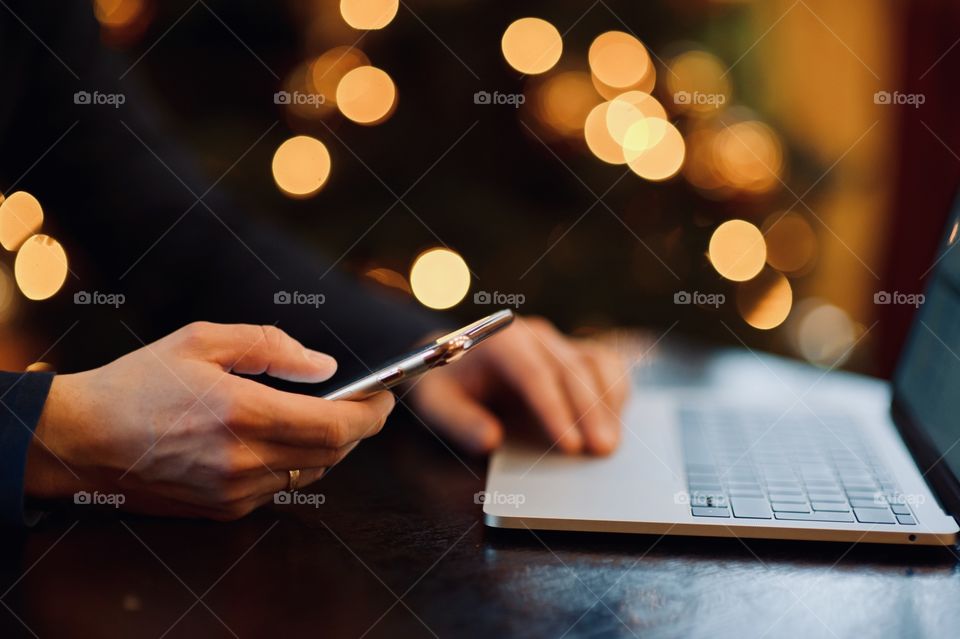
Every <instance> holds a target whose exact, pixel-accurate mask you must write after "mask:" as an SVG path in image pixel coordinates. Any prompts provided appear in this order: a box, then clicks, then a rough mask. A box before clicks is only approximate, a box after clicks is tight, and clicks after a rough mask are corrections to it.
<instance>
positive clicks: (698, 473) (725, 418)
mask: <svg viewBox="0 0 960 639" xmlns="http://www.w3.org/2000/svg"><path fill="white" fill-rule="evenodd" d="M821 419H822V420H823V423H821V422H820V421H819V420H817V419H816V418H814V417H809V418H807V419H801V418H800V417H799V416H793V415H791V414H788V415H786V416H783V414H782V411H779V412H777V411H769V412H768V411H764V410H757V409H742V408H736V407H716V406H714V407H702V408H700V407H684V408H681V409H680V422H681V432H682V439H683V449H684V460H685V463H686V471H687V485H688V489H689V493H688V495H687V496H688V497H689V500H690V502H689V503H690V511H691V513H692V514H693V516H694V517H709V518H726V519H779V520H788V521H814V522H843V523H854V522H860V523H862V524H902V525H907V526H913V525H916V523H917V522H916V519H915V517H914V514H913V513H912V512H911V510H910V507H909V506H908V505H907V500H906V499H905V497H904V495H903V494H902V493H901V492H900V489H899V488H898V486H897V485H896V483H895V482H894V479H893V476H892V475H891V474H890V473H889V472H888V471H887V469H886V468H885V465H884V463H883V461H882V460H881V459H880V458H878V457H877V456H876V455H875V454H874V452H873V451H872V450H871V448H870V446H869V445H868V444H867V443H866V442H865V441H863V439H862V438H861V437H860V435H859V431H858V429H857V427H856V424H855V423H854V421H853V420H852V419H851V418H850V417H849V416H847V415H843V414H830V415H821Z"/></svg>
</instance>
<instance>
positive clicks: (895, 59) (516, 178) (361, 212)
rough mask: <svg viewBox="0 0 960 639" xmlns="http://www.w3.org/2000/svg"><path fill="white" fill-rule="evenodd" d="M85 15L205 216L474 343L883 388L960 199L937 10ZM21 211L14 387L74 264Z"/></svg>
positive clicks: (948, 49) (11, 353) (32, 210)
mask: <svg viewBox="0 0 960 639" xmlns="http://www.w3.org/2000/svg"><path fill="white" fill-rule="evenodd" d="M89 10H90V11H91V12H92V13H93V14H94V15H95V17H96V19H97V21H98V23H99V29H100V40H101V42H102V45H103V46H104V47H106V48H108V49H110V50H111V51H114V52H116V54H117V55H119V56H125V57H126V58H127V59H128V60H130V61H138V62H137V64H136V66H135V69H136V75H137V76H138V80H139V81H140V82H143V83H145V84H146V85H147V86H148V87H149V88H150V91H151V93H152V95H153V96H154V102H155V104H156V106H157V108H158V109H160V110H162V111H163V112H164V114H165V116H166V117H167V118H168V119H169V120H170V121H172V122H173V123H174V125H175V131H176V135H177V137H178V138H179V139H180V140H181V141H182V143H183V144H184V145H186V147H187V148H188V149H189V151H190V152H191V154H192V155H194V156H195V157H196V158H198V159H199V162H200V164H201V166H202V168H203V169H204V171H205V172H206V173H207V174H208V175H209V176H211V179H216V178H217V177H218V176H223V178H222V181H221V182H220V183H219V184H218V186H217V188H218V190H224V191H228V192H230V193H231V194H232V195H233V196H234V197H235V198H236V199H237V200H239V201H242V202H243V204H244V206H245V207H247V208H248V209H249V210H250V211H252V212H254V213H255V214H257V215H260V216H263V217H264V218H266V219H267V220H269V222H270V223H271V224H274V225H277V226H280V227H282V228H284V229H286V230H287V231H289V232H290V233H293V234H296V235H297V236H299V237H301V238H305V239H306V240H307V241H309V242H310V243H311V244H312V245H314V246H316V249H317V251H320V252H323V253H325V254H326V255H327V256H329V257H330V259H331V260H334V261H335V262H336V264H337V266H338V267H339V268H342V269H345V270H347V271H350V272H352V273H354V274H356V275H357V276H358V277H360V278H363V279H365V280H367V281H369V282H370V283H371V284H372V285H375V286H379V287H382V288H383V290H384V294H386V295H395V296H400V297H409V298H411V299H413V300H415V301H416V303H417V304H421V305H424V306H426V307H429V308H434V309H448V310H447V312H448V313H450V314H452V315H453V316H455V317H456V318H457V319H458V320H459V319H463V320H471V319H474V318H476V317H478V316H481V315H483V314H484V313H485V312H486V311H487V310H489V309H492V308H493V307H494V306H515V307H517V308H518V309H519V311H520V312H523V313H533V314H543V315H546V316H549V317H550V318H551V319H553V320H554V321H556V322H557V323H558V324H559V325H560V326H561V327H563V328H565V329H568V330H575V329H577V330H583V329H588V330H592V329H602V328H609V327H621V326H630V327H633V326H638V327H646V328H649V329H651V330H652V331H653V332H654V333H655V334H661V333H662V332H664V331H665V330H667V329H668V328H671V327H672V326H674V325H676V330H677V332H678V333H683V334H686V335H690V336H694V337H697V338H702V339H706V340H710V341H719V342H724V343H729V344H735V345H739V344H741V343H743V344H746V345H748V346H750V347H751V348H758V349H764V350H770V351H774V352H778V353H783V354H787V355H790V356H793V357H798V358H802V359H805V360H807V361H810V362H813V363H815V364H818V365H822V366H834V365H838V366H845V367H849V368H852V369H855V370H859V371H864V372H868V373H873V374H881V375H883V374H887V373H888V372H889V370H890V367H891V365H892V362H893V361H894V358H895V355H896V352H897V350H898V348H899V344H900V340H902V336H903V331H904V329H905V327H906V325H907V322H908V321H909V317H910V315H911V313H912V311H913V310H914V308H913V307H911V306H910V305H909V304H899V305H898V304H886V303H884V298H883V297H882V294H884V293H890V294H893V293H896V292H900V293H903V294H916V293H921V292H922V290H923V280H924V278H925V276H926V272H927V271H928V270H929V267H930V266H931V264H932V260H933V258H932V255H933V252H934V247H935V245H936V242H937V241H938V238H939V237H940V235H941V232H942V229H943V227H944V223H945V221H946V218H947V213H948V208H949V205H950V202H951V200H952V198H953V191H954V189H955V188H956V185H957V183H958V176H960V158H958V156H957V150H960V139H958V136H957V133H956V130H957V126H956V124H955V122H954V117H955V116H954V115H953V114H955V113H956V106H958V105H957V104H956V103H957V101H958V97H957V95H956V94H957V91H956V89H955V87H954V86H953V85H954V82H955V81H954V79H953V78H955V77H956V72H957V69H958V67H960V47H957V48H956V49H954V46H956V44H957V42H956V38H958V36H960V32H958V29H957V25H958V24H960V11H958V9H957V8H956V7H954V6H951V5H950V4H949V3H948V2H946V1H940V2H937V1H933V0H930V1H927V2H916V3H902V2H892V1H890V2H887V1H879V2H878V1H876V0H848V1H846V2H835V1H832V0H764V1H762V2H761V1H759V0H758V1H750V0H657V1H653V0H648V1H647V2H642V3H640V2H633V1H617V0H597V1H596V2H589V1H585V2H566V3H556V2H527V3H515V2H511V3H507V2H481V1H479V0H443V1H442V2H441V1H437V0H409V1H407V0H404V2H402V3H399V2H396V1H393V2H391V1H390V0H376V1H372V0H366V1H364V0H342V1H341V0H294V1H291V2H275V3H263V2H255V1H254V0H229V1H228V0H205V1H204V2H192V1H191V0H184V1H183V2H180V1H173V0H171V1H165V2H157V1H155V0H96V2H93V3H92V4H91V6H90V9H89ZM271 123H276V124H275V125H274V126H272V128H271ZM265 131H266V133H264V132H265ZM259 136H262V141H261V142H260V143H259V144H256V145H255V146H253V147H252V148H250V144H251V142H252V141H254V140H257V139H258V137H259ZM8 152H9V151H8ZM103 170H104V171H110V167H103ZM4 180H5V181H4V183H3V184H7V183H9V181H10V180H9V178H7V177H6V176H5V177H4ZM118 188H122V185H118ZM6 195H7V196H8V198H7V200H6V201H5V202H4V205H5V206H3V208H5V209H7V210H6V211H4V210H3V208H0V235H3V234H4V233H6V234H7V235H6V236H5V237H6V238H7V239H6V240H5V241H4V242H3V245H4V247H5V248H7V249H9V252H7V253H6V254H5V255H4V256H3V260H2V262H0V313H2V318H3V322H4V329H3V330H4V335H5V339H4V343H5V344H6V345H7V346H6V347H5V349H4V351H3V353H2V358H3V361H2V362H0V364H2V366H3V367H4V368H6V369H13V370H16V369H22V368H23V367H25V366H27V365H29V364H31V363H32V359H31V358H32V357H36V354H37V352H42V350H43V349H40V350H39V351H38V350H37V348H36V345H37V344H41V345H44V344H45V345H49V342H50V339H49V338H50V336H49V335H47V336H45V337H44V336H43V335H42V334H43V332H44V329H45V327H46V326H47V324H46V323H45V322H44V318H45V317H46V316H47V315H49V314H50V313H54V312H55V311H54V309H56V308H57V307H56V306H55V304H56V300H57V299H58V298H71V297H72V296H73V295H75V293H76V292H77V290H79V287H78V286H77V285H76V284H75V282H73V281H72V278H70V277H68V275H67V269H66V264H67V263H69V264H70V265H71V268H76V269H82V268H83V264H82V261H81V262H78V263H76V264H74V262H73V261H71V258H72V255H73V253H72V244H71V242H72V238H71V237H63V236H58V237H56V239H55V240H53V239H49V238H48V237H47V236H43V235H40V236H33V237H30V236H31V235H32V234H33V233H38V232H42V230H41V226H43V229H46V226H44V225H45V224H46V221H47V220H55V219H56V218H57V216H60V215H68V214H69V212H67V211H61V210H44V212H43V215H42V216H41V215H39V214H38V213H37V210H38V209H39V208H40V206H41V205H42V203H43V201H44V194H42V193H33V195H34V196H36V198H37V200H39V203H35V202H31V201H30V200H29V199H27V197H26V196H23V195H20V196H18V197H16V198H12V197H9V196H12V194H11V193H6ZM11 201H12V202H11ZM11 203H12V204H13V206H11ZM87 205H89V206H96V203H87ZM131 215H136V212H135V211H133V212H131ZM13 217H15V218H16V220H17V221H18V224H19V226H18V225H17V224H13V226H11V224H12V223H11V222H10V221H9V219H11V218H13ZM5 220H6V221H5ZM4 225H6V226H4ZM21 227H26V228H28V229H29V232H28V233H22V232H18V231H11V230H10V229H11V228H21ZM4 229H6V230H4ZM18 233H19V235H18ZM21 235H22V236H23V237H21ZM25 238H29V239H25ZM0 239H4V238H0ZM211 259H215V256H211ZM181 285H184V286H187V285H189V283H181ZM84 288H85V289H86V290H92V289H95V288H96V286H95V285H94V284H93V283H90V282H89V281H88V282H87V284H86V286H85V287H84ZM101 289H102V290H112V289H110V288H109V284H108V283H107V284H104V285H103V286H102V287H101ZM321 290H322V287H321ZM878 294H881V297H879V298H878V297H877V295H878ZM878 302H879V303H878ZM197 319H201V318H197ZM53 337H56V333H54V334H53ZM34 340H35V341H34ZM53 365H56V362H53Z"/></svg>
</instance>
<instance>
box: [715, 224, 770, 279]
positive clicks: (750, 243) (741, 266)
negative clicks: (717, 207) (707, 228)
mask: <svg viewBox="0 0 960 639" xmlns="http://www.w3.org/2000/svg"><path fill="white" fill-rule="evenodd" d="M708 255H709V257H710V263H711V264H713V268H715V269H716V270H717V272H718V273H719V274H720V275H722V276H723V277H725V278H727V279H728V280H733V281H734V282H744V281H746V280H749V279H751V278H753V277H756V275H757V274H758V273H759V272H760V270H761V269H763V265H764V264H765V263H766V261H767V245H766V242H765V241H764V238H763V233H761V232H760V229H758V228H757V227H756V226H754V225H753V224H751V223H750V222H747V221H745V220H729V221H727V222H724V223H723V224H721V225H720V226H718V227H717V228H716V230H714V232H713V235H712V236H711V237H710V247H709V250H708Z"/></svg>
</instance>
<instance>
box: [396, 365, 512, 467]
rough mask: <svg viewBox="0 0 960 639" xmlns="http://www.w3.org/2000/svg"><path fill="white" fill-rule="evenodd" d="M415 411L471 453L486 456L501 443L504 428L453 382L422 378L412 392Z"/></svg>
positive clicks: (442, 378)
mask: <svg viewBox="0 0 960 639" xmlns="http://www.w3.org/2000/svg"><path fill="white" fill-rule="evenodd" d="M414 400H415V403H416V407H417V412H418V413H419V414H420V415H421V416H423V417H424V419H426V421H428V422H430V423H432V424H434V425H436V427H437V428H439V429H440V430H441V431H442V432H443V434H444V435H446V436H447V437H449V438H450V439H451V440H453V442H454V443H455V444H456V445H458V446H460V447H461V448H464V449H466V450H468V451H470V452H472V453H488V452H490V451H491V450H493V449H494V448H496V447H497V446H499V445H500V442H501V441H502V440H503V425H502V424H501V423H500V420H498V419H497V418H496V417H495V416H494V415H493V413H491V412H490V411H488V410H487V409H486V408H484V407H483V406H482V405H480V404H479V403H478V402H477V401H476V400H475V399H474V398H473V397H471V396H470V395H469V394H468V393H467V392H466V391H465V390H464V388H463V387H462V386H461V385H460V384H459V383H458V382H456V381H455V380H452V379H447V378H446V377H443V376H441V375H435V376H433V377H430V376H427V377H424V378H423V379H421V381H420V383H418V384H417V386H416V387H415V391H414Z"/></svg>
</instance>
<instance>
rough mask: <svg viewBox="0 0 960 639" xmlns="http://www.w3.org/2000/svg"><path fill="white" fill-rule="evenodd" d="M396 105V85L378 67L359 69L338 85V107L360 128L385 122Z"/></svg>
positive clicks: (347, 75)
mask: <svg viewBox="0 0 960 639" xmlns="http://www.w3.org/2000/svg"><path fill="white" fill-rule="evenodd" d="M396 102H397V87H396V85H394V83H393V80H391V79H390V76H389V75H387V72H386V71H384V70H383V69H378V68H377V67H372V66H362V67H357V68H356V69H353V70H352V71H348V72H347V73H346V75H344V76H343V78H341V79H340V83H339V84H337V107H338V108H339V109H340V112H341V113H343V115H345V116H346V117H347V118H349V119H351V120H353V121H354V122H356V123H358V124H379V123H380V122H382V121H384V120H386V119H387V118H388V117H389V116H390V114H391V113H392V112H393V108H394V106H395V105H396Z"/></svg>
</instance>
